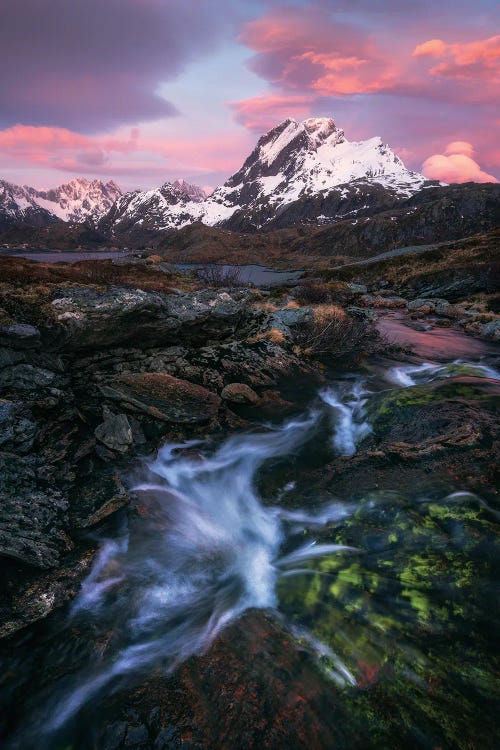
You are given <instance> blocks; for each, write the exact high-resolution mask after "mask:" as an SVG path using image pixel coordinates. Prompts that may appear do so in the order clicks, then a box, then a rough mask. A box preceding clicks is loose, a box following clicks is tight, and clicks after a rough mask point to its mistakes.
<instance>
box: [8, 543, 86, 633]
mask: <svg viewBox="0 0 500 750" xmlns="http://www.w3.org/2000/svg"><path fill="white" fill-rule="evenodd" d="M94 551H95V550H94V548H90V549H87V550H85V551H83V552H81V551H80V552H78V553H76V552H75V553H71V554H70V555H68V556H67V557H66V559H65V562H64V565H62V566H61V567H59V568H57V570H53V571H50V572H48V573H43V574H42V575H39V576H37V577H36V578H33V576H31V577H28V580H27V581H26V582H24V581H23V582H21V583H20V584H16V586H15V588H14V587H13V591H12V598H11V600H10V602H9V607H8V608H6V607H5V604H4V605H3V609H4V610H6V611H5V612H2V611H1V610H2V607H1V606H0V638H4V637H5V636H9V635H12V633H15V632H16V631H17V630H20V629H21V628H23V627H26V625H30V624H32V623H34V622H36V621H37V620H42V619H43V618H45V617H47V615H49V614H50V613H51V612H53V611H54V610H55V609H57V608H58V607H62V606H63V605H64V604H66V603H67V602H68V601H70V600H71V599H73V597H74V596H75V595H76V594H77V592H78V590H79V588H80V584H81V582H82V580H83V579H84V578H85V576H87V575H88V573H89V572H90V568H91V565H92V560H93V557H94Z"/></svg>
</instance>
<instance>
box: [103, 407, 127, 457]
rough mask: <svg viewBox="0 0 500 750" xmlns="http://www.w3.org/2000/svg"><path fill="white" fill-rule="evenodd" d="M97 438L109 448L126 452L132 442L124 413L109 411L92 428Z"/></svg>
mask: <svg viewBox="0 0 500 750" xmlns="http://www.w3.org/2000/svg"><path fill="white" fill-rule="evenodd" d="M94 435H95V436H96V438H97V440H99V441H100V442H101V443H103V444H104V445H105V446H106V447H107V448H110V450H114V451H119V452H120V453H126V452H127V451H128V449H129V447H130V446H131V445H132V443H133V435H132V427H131V425H130V422H129V421H128V419H127V417H126V415H125V414H112V413H111V412H109V413H108V414H107V416H106V418H105V420H104V422H102V423H101V424H100V425H98V426H97V427H96V428H95V430H94Z"/></svg>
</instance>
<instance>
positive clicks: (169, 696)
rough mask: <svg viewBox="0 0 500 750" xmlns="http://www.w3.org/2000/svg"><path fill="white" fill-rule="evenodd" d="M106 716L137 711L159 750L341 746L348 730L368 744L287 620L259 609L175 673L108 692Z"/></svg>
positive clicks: (328, 749) (318, 749) (328, 748)
mask: <svg viewBox="0 0 500 750" xmlns="http://www.w3.org/2000/svg"><path fill="white" fill-rule="evenodd" d="M157 708H159V711H158V710H156V709H157ZM137 714H138V718H137ZM104 715H105V717H106V722H109V721H110V719H111V720H112V721H117V722H121V721H127V719H128V717H133V719H132V722H130V719H128V721H129V723H131V724H132V725H136V724H137V723H138V722H140V724H141V725H143V726H145V727H147V729H148V731H149V733H150V735H151V736H152V737H153V738H154V739H153V742H152V743H151V745H150V746H151V747H153V748H158V749H159V750H160V748H161V749H162V748H175V747H184V746H185V745H184V744H183V743H186V744H187V746H188V747H192V748H198V749H199V750H202V748H217V749H218V750H234V749H235V748H238V750H255V748H264V747H266V748H273V749H276V750H278V748H280V749H281V748H287V750H303V748H314V750H333V749H334V748H335V747H337V746H339V747H346V746H347V745H346V744H344V743H345V739H346V735H347V734H348V733H349V734H350V739H351V740H352V741H354V739H356V740H357V741H358V742H360V744H359V745H357V744H356V747H362V746H363V744H362V740H360V738H359V736H358V732H359V730H358V729H357V728H356V727H353V726H352V724H351V725H350V726H349V729H348V730H347V725H348V722H347V721H346V717H345V715H344V711H343V709H342V708H341V705H340V701H338V700H337V698H336V690H335V687H334V685H333V683H332V682H331V681H329V680H327V679H326V678H324V677H323V676H322V675H321V673H320V672H319V670H318V669H317V668H316V666H315V665H314V663H313V658H312V657H311V656H310V655H309V654H308V653H307V652H306V651H305V650H304V649H302V648H300V646H299V645H298V644H297V643H296V641H295V640H294V638H293V637H292V636H291V635H290V634H289V633H287V632H286V631H285V630H284V629H283V628H282V627H281V626H280V625H279V623H277V622H276V621H275V620H273V619H272V618H271V617H270V616H268V615H266V614H265V613H263V612H256V611H251V612H247V613H246V614H245V615H244V616H243V617H242V618H241V619H240V620H239V621H238V622H236V623H233V624H232V625H231V626H230V627H228V628H227V629H226V630H225V631H224V632H223V633H222V634H221V636H220V637H219V638H218V639H217V641H216V642H215V643H214V644H213V646H212V647H211V649H210V650H209V652H208V653H207V654H206V655H204V656H201V657H194V658H191V659H190V660H189V661H188V662H186V663H185V664H183V665H182V666H181V667H180V669H179V670H178V671H177V673H176V675H175V676H174V677H172V678H168V677H165V675H162V674H161V673H160V672H157V673H155V674H153V675H151V676H150V678H149V679H148V680H146V681H145V682H143V683H142V684H141V685H139V686H138V687H136V688H135V689H129V690H128V691H126V690H125V691H121V692H117V693H116V694H115V695H112V696H110V697H108V698H107V699H106V701H105V711H104ZM103 724H104V721H103ZM158 726H159V727H160V729H159V730H158ZM342 727H344V728H345V735H344V736H343V735H342V732H343V731H344V730H342ZM97 731H98V737H99V729H98V730H97ZM105 731H106V730H105V727H104V726H102V728H101V732H103V733H104V732H105ZM128 731H130V729H129V730H128ZM98 746H99V747H102V745H101V744H98ZM364 746H365V747H368V744H365V745H364ZM120 747H126V745H120Z"/></svg>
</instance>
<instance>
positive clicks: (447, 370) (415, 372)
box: [387, 359, 500, 388]
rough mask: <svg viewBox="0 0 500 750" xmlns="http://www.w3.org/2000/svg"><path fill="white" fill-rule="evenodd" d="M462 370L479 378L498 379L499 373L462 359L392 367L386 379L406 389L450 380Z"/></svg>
mask: <svg viewBox="0 0 500 750" xmlns="http://www.w3.org/2000/svg"><path fill="white" fill-rule="evenodd" d="M460 369H463V371H464V374H465V373H467V374H469V375H473V376H475V377H479V378H481V377H482V378H491V379H493V380H498V379H500V372H498V370H495V369H494V368H493V367H488V366H487V365H481V364H477V363H471V362H466V361H465V360H463V359H456V360H454V361H453V362H451V363H450V364H445V365H443V364H433V363H431V362H423V363H422V364H420V365H401V366H399V367H392V368H391V369H390V370H388V372H387V379H388V380H389V382H391V383H394V384H395V385H399V386H402V387H403V388H408V387H410V386H412V385H421V384H422V383H428V382H430V381H431V380H435V379H437V378H450V377H452V376H453V375H456V374H457V372H458V371H459V370H460Z"/></svg>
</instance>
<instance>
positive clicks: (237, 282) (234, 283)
mask: <svg viewBox="0 0 500 750" xmlns="http://www.w3.org/2000/svg"><path fill="white" fill-rule="evenodd" d="M196 277H197V278H198V280H199V281H200V282H201V283H202V284H204V285H205V286H209V287H216V288H221V287H225V288H230V289H231V288H234V287H240V286H244V285H245V282H243V281H242V280H241V269H240V268H236V267H235V268H227V267H226V266H219V265H209V266H204V267H203V268H199V269H198V270H197V271H196Z"/></svg>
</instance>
